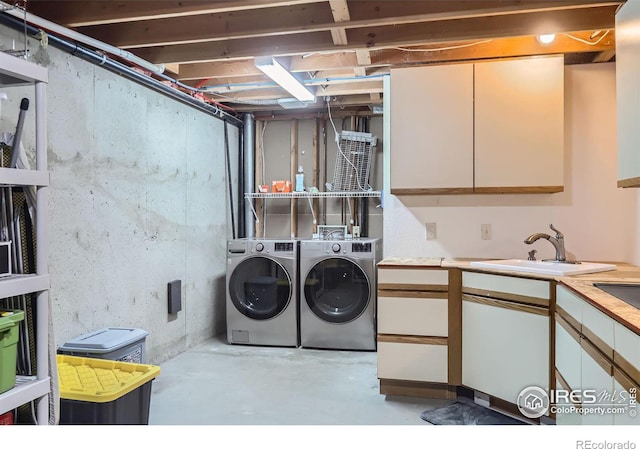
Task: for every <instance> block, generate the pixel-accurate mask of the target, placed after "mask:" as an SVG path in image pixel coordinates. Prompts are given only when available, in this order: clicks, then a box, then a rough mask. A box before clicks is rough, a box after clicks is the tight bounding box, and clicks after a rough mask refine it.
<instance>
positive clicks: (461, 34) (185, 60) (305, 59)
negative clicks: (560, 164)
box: [9, 0, 624, 114]
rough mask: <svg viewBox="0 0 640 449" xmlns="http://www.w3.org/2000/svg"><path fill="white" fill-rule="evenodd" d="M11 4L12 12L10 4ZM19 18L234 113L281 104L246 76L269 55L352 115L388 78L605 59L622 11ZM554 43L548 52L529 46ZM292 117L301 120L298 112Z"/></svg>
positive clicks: (83, 6) (197, 8)
mask: <svg viewBox="0 0 640 449" xmlns="http://www.w3.org/2000/svg"><path fill="white" fill-rule="evenodd" d="M9 3H13V2H9ZM25 3H26V9H27V11H28V12H30V13H32V14H34V15H36V16H39V17H42V18H45V19H48V20H50V21H52V22H55V23H57V24H59V25H63V26H65V27H67V28H70V29H72V30H75V31H77V32H79V33H82V34H85V35H87V36H91V37H93V38H96V39H98V40H100V41H103V42H105V43H108V44H111V45H113V46H116V47H119V48H122V49H126V50H128V51H129V52H131V53H133V54H134V55H136V56H139V57H141V58H143V59H145V60H148V61H150V62H152V63H155V64H162V65H164V66H165V67H166V70H165V74H166V75H169V76H171V77H172V78H174V79H175V80H177V81H179V83H178V85H177V87H178V88H180V87H179V84H183V85H188V86H193V87H197V88H198V89H200V90H201V91H202V93H203V94H204V95H205V96H206V97H207V98H208V99H209V100H210V101H213V102H216V103H218V104H220V105H224V107H225V108H229V109H230V110H231V109H232V110H233V111H235V112H238V113H242V112H247V111H251V112H258V111H261V113H262V114H269V113H270V114H278V113H283V112H288V113H291V111H290V110H285V109H284V108H283V107H282V105H281V104H278V102H277V100H278V99H282V98H287V97H290V95H288V94H287V93H286V92H285V91H284V90H282V89H281V88H279V87H278V86H277V85H275V84H274V83H273V82H271V81H270V80H269V79H268V78H266V77H265V76H264V75H263V74H262V72H260V71H259V70H258V69H257V68H256V67H255V65H254V58H255V57H258V56H275V57H277V58H278V60H279V61H280V62H281V63H282V64H283V65H284V66H285V67H288V68H289V70H290V71H292V72H294V73H295V74H296V76H297V77H298V78H299V79H301V80H303V81H304V83H305V84H306V85H307V86H309V87H310V89H311V90H313V91H315V94H316V96H317V101H316V103H314V104H309V105H307V107H306V108H305V111H309V112H312V111H313V110H317V108H324V107H325V104H324V102H325V101H326V100H330V101H331V104H332V105H336V106H337V107H339V108H343V109H348V110H351V111H370V110H372V109H373V107H374V106H375V105H380V104H381V103H382V90H383V81H382V75H385V74H388V73H389V70H390V68H392V67H401V66H410V65H420V64H434V63H443V62H457V61H471V60H479V59H492V58H501V57H518V56H529V55H542V54H558V53H563V54H565V55H566V63H568V64H574V63H589V62H606V61H611V60H613V58H614V57H615V32H614V26H615V12H616V11H617V9H618V7H619V6H620V5H621V4H622V3H624V1H611V2H603V1H475V0H474V1H426V0H425V1H422V0H413V1H399V0H393V1H392V0H387V1H378V0H368V1H362V0H360V1H358V0H328V1H327V0H287V1H285V0H253V1H247V0H227V1H218V2H211V1H52V0H46V1H37V0H29V1H28V2H20V5H24V4H25ZM541 33H556V39H555V41H554V42H553V43H551V44H548V45H544V44H541V43H539V42H538V41H537V39H536V36H537V35H538V34H541ZM298 112H301V111H298Z"/></svg>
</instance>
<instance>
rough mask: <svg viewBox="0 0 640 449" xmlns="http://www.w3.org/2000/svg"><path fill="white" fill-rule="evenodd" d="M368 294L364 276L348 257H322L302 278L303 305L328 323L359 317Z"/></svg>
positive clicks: (367, 285)
mask: <svg viewBox="0 0 640 449" xmlns="http://www.w3.org/2000/svg"><path fill="white" fill-rule="evenodd" d="M369 296H370V286H369V279H368V278H367V275H366V274H365V272H364V271H363V270H362V268H360V267H359V266H358V265H357V264H356V263H354V262H352V261H350V260H348V259H343V258H339V257H334V258H329V259H323V260H322V261H320V262H318V263H317V264H315V265H314V266H313V268H311V270H310V271H309V273H308V274H307V277H306V278H305V280H304V297H305V299H306V301H307V305H308V306H309V308H310V309H311V311H312V312H313V313H314V314H315V315H316V316H317V317H318V318H320V319H322V320H324V321H328V322H330V323H347V322H349V321H352V320H354V319H356V318H357V317H359V316H360V315H361V314H362V312H364V311H365V309H366V308H367V304H368V303H369Z"/></svg>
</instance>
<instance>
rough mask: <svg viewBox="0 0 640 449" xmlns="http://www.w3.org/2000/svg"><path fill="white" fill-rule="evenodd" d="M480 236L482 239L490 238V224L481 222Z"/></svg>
mask: <svg viewBox="0 0 640 449" xmlns="http://www.w3.org/2000/svg"><path fill="white" fill-rule="evenodd" d="M480 238H481V239H482V240H491V225H490V224H481V225H480Z"/></svg>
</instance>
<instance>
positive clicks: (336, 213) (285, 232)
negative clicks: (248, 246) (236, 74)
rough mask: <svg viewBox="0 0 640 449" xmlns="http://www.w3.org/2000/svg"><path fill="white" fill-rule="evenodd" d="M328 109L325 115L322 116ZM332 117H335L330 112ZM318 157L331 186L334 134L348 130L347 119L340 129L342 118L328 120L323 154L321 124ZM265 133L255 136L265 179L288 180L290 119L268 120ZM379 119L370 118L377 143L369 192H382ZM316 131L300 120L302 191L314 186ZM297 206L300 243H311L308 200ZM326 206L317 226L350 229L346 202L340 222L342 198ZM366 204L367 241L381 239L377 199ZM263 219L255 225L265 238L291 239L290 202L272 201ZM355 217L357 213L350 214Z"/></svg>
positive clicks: (378, 201)
mask: <svg viewBox="0 0 640 449" xmlns="http://www.w3.org/2000/svg"><path fill="white" fill-rule="evenodd" d="M326 112H327V110H326V109H325V110H324V113H325V114H326ZM334 113H335V112H334ZM319 122H320V128H321V131H320V135H319V136H320V139H319V140H320V154H325V153H326V169H325V163H324V158H320V159H321V160H320V175H319V176H320V179H321V180H322V179H324V178H323V173H326V179H327V181H328V182H332V181H333V177H334V171H335V164H336V153H337V149H338V145H337V144H336V142H335V131H334V128H333V126H334V125H335V127H336V130H337V131H338V132H340V131H341V130H343V129H344V130H351V128H350V118H348V117H347V118H345V120H344V125H343V118H342V117H334V118H333V125H332V124H331V121H330V120H329V119H327V120H326V122H325V125H324V129H325V132H326V150H325V143H324V138H323V132H322V121H320V120H319ZM264 123H265V125H266V126H265V128H264V133H262V135H256V138H257V139H262V142H263V145H264V152H265V154H264V159H265V161H266V163H265V165H264V176H265V180H266V181H267V182H268V184H271V181H272V180H278V179H282V180H288V179H290V178H291V174H290V167H291V165H290V161H291V120H270V121H265V122H264ZM382 124H383V120H382V117H381V116H373V117H371V118H370V119H369V132H370V133H371V134H373V135H374V136H376V137H377V138H378V141H377V145H376V148H375V154H374V158H373V160H372V161H371V173H370V178H369V184H370V185H371V186H372V188H373V190H378V191H379V190H381V189H382V168H383V157H382V155H383V149H384V148H383V147H384V145H383V137H384V136H383V130H382ZM315 126H316V121H315V120H312V119H310V120H298V163H299V165H302V167H303V169H304V173H305V187H307V188H308V187H311V186H312V180H313V178H312V173H311V171H312V167H313V159H312V155H313V151H312V150H313V132H314V127H315ZM292 181H294V182H292V188H293V187H295V180H292ZM316 187H318V188H319V190H325V187H324V186H322V185H321V186H316ZM297 201H298V215H297V216H298V232H297V235H296V236H297V237H299V238H311V237H312V229H313V215H312V213H311V208H310V206H309V202H308V201H307V200H297ZM325 201H326V207H324V209H322V207H323V206H322V201H321V206H320V207H321V211H320V212H321V214H320V215H322V211H323V210H324V212H325V214H324V219H322V217H321V216H318V217H316V220H317V222H318V223H319V224H327V225H341V224H349V220H350V218H349V217H350V215H349V214H350V211H349V208H348V203H347V202H345V206H344V207H345V209H344V212H345V219H344V220H343V206H342V203H343V200H342V199H340V198H327V199H326V200H325ZM365 201H366V202H367V204H368V210H369V214H368V217H369V221H368V228H369V232H368V236H369V237H382V232H383V230H382V209H381V208H380V207H379V205H380V198H368V199H365ZM265 210H266V214H267V215H266V219H264V220H263V219H261V223H259V224H258V226H262V230H263V231H264V235H265V236H267V237H269V238H289V236H290V235H291V213H290V212H291V209H290V201H289V200H286V199H272V200H268V201H267V203H266V207H265ZM352 212H353V213H354V214H355V211H353V210H352Z"/></svg>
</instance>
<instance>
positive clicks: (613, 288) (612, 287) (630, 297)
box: [593, 282, 640, 309]
mask: <svg viewBox="0 0 640 449" xmlns="http://www.w3.org/2000/svg"><path fill="white" fill-rule="evenodd" d="M593 286H594V287H598V288H599V289H600V290H602V291H604V292H607V293H609V294H610V295H611V296H615V297H616V298H618V299H620V300H622V301H624V302H626V303H627V304H629V305H632V306H633V307H635V308H636V309H640V284H616V283H608V282H596V283H594V284H593Z"/></svg>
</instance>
